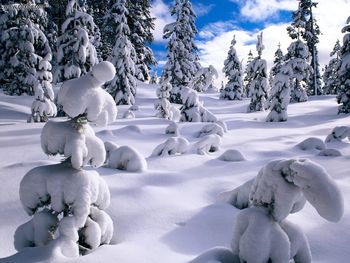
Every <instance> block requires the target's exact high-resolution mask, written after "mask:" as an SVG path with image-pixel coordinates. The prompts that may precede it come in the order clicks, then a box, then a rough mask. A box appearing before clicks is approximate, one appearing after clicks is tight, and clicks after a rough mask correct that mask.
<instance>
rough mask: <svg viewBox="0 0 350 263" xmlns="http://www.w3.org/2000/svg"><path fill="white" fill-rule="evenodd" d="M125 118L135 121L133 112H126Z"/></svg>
mask: <svg viewBox="0 0 350 263" xmlns="http://www.w3.org/2000/svg"><path fill="white" fill-rule="evenodd" d="M123 118H124V119H135V113H134V112H133V111H131V110H127V111H126V112H124V114H123Z"/></svg>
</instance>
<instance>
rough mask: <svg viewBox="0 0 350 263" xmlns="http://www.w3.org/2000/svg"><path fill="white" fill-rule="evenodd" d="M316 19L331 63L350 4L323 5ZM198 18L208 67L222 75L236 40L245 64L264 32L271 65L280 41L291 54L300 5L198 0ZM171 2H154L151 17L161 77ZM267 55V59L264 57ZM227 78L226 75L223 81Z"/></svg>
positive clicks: (346, 0) (277, 0) (323, 56)
mask: <svg viewBox="0 0 350 263" xmlns="http://www.w3.org/2000/svg"><path fill="white" fill-rule="evenodd" d="M318 2H319V6H318V8H317V10H315V16H316V19H318V20H319V25H320V27H321V30H322V32H323V35H322V36H321V43H320V44H319V50H320V60H321V64H322V66H323V64H325V63H327V62H328V60H329V52H330V51H331V50H332V48H333V46H334V44H335V42H336V40H337V39H338V38H339V39H342V34H341V32H340V31H341V27H342V25H344V24H345V21H346V19H347V17H348V15H350V13H349V12H348V10H350V0H332V1H329V0H318ZM191 3H192V5H193V8H194V10H195V12H196V13H197V20H196V26H197V29H198V35H197V37H196V41H197V45H198V46H199V48H200V58H201V62H202V64H203V65H205V66H208V65H214V67H216V68H217V69H218V71H219V72H221V68H222V65H223V62H224V60H225V58H226V55H227V51H228V49H229V46H230V42H231V40H232V37H233V35H236V39H237V42H238V43H237V45H236V49H237V53H238V55H239V56H240V58H241V60H242V61H243V62H244V61H245V58H246V57H247V54H248V52H249V50H252V51H253V53H254V51H255V43H256V35H257V34H258V33H259V32H260V31H263V32H264V44H265V47H266V49H265V51H264V55H265V58H266V60H267V62H268V65H269V66H271V63H272V61H273V54H274V52H275V50H276V48H277V45H278V43H279V42H281V45H282V49H283V50H285V51H286V49H287V47H288V45H289V44H290V42H291V40H290V38H289V37H288V35H287V33H286V27H287V26H288V25H289V24H290V22H291V19H292V11H293V10H296V9H297V6H298V1H297V0H193V1H191ZM171 5H172V0H153V1H152V6H153V8H152V13H153V15H154V16H155V17H156V18H157V20H156V30H155V32H154V33H155V39H156V41H155V43H154V44H153V45H152V49H153V50H154V53H155V55H156V58H157V59H158V61H159V62H160V63H159V66H158V72H160V71H161V68H162V65H163V64H164V63H165V60H166V57H165V56H166V50H165V46H166V42H164V40H162V28H163V27H164V26H165V24H167V23H170V22H172V20H174V18H173V17H171V16H170V14H169V7H170V6H171ZM264 55H263V56H264ZM222 79H223V76H222V74H221V76H220V79H219V80H218V81H221V80H222Z"/></svg>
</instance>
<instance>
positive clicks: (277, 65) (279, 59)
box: [269, 43, 284, 85]
mask: <svg viewBox="0 0 350 263" xmlns="http://www.w3.org/2000/svg"><path fill="white" fill-rule="evenodd" d="M283 62H284V56H283V52H282V50H281V44H280V43H279V44H278V49H277V50H276V52H275V58H274V60H273V66H272V68H271V70H270V76H269V83H270V85H272V82H273V80H274V78H275V76H276V74H277V72H279V71H280V69H281V67H282V65H283Z"/></svg>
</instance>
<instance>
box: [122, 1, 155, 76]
mask: <svg viewBox="0 0 350 263" xmlns="http://www.w3.org/2000/svg"><path fill="white" fill-rule="evenodd" d="M126 8H127V9H128V11H129V12H128V14H127V15H126V16H127V22H128V26H129V28H130V41H131V43H132V44H133V46H134V48H135V51H136V55H137V60H136V68H137V71H138V73H137V75H136V77H137V79H139V80H141V81H145V80H149V77H150V76H149V71H150V69H151V66H153V65H156V64H157V61H156V59H155V57H154V55H153V51H152V49H151V48H150V47H149V46H148V45H149V44H150V43H152V42H153V40H154V38H153V33H152V31H153V30H154V27H155V25H154V20H155V18H154V17H152V16H151V10H150V9H151V4H150V1H149V0H127V1H126Z"/></svg>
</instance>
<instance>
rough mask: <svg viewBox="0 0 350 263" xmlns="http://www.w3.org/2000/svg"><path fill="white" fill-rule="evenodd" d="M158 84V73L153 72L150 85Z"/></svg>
mask: <svg viewBox="0 0 350 263" xmlns="http://www.w3.org/2000/svg"><path fill="white" fill-rule="evenodd" d="M157 83H158V75H157V72H153V74H152V75H151V78H150V80H149V84H157Z"/></svg>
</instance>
